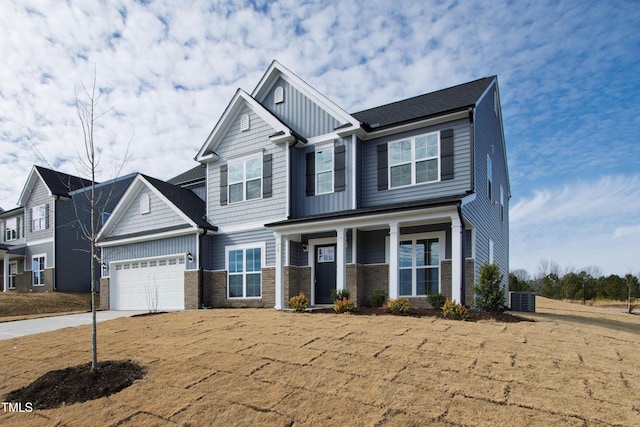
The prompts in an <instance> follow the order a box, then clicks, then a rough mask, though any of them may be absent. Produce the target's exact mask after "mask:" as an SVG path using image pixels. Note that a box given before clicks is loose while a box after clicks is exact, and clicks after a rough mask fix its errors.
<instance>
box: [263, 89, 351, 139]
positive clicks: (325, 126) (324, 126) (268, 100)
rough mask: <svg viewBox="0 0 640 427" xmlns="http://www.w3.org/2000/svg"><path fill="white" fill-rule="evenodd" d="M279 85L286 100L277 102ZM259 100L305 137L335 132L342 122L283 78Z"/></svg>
mask: <svg viewBox="0 0 640 427" xmlns="http://www.w3.org/2000/svg"><path fill="white" fill-rule="evenodd" d="M278 86H281V87H282V88H283V90H284V102H282V103H279V104H275V102H274V90H275V88H276V87H278ZM258 101H259V102H260V103H261V104H262V105H264V107H265V108H266V109H267V110H269V111H271V112H272V113H273V115H275V116H276V117H278V118H279V119H280V120H281V121H282V122H283V123H286V124H287V126H289V127H291V128H292V129H293V130H295V131H296V132H297V133H298V134H300V135H302V136H303V137H305V138H311V137H314V136H318V135H324V134H327V133H330V132H333V130H334V129H335V128H337V127H338V126H340V125H341V124H342V123H340V122H339V121H338V120H336V119H335V118H334V117H332V116H331V115H330V114H328V113H327V112H326V111H324V110H323V109H322V108H321V107H319V106H318V105H317V104H315V103H314V102H313V101H311V100H310V99H309V98H307V97H306V96H305V95H303V94H302V93H301V92H300V91H298V90H297V89H295V88H294V87H292V86H291V85H289V83H287V82H286V81H285V80H284V79H282V78H280V79H278V80H277V82H276V84H275V85H274V86H273V87H272V88H271V90H270V91H269V92H268V93H267V95H266V97H265V99H263V100H260V99H259V100H258Z"/></svg>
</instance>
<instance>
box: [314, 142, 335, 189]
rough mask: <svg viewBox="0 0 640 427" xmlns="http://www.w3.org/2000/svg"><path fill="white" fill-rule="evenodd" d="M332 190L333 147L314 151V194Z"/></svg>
mask: <svg viewBox="0 0 640 427" xmlns="http://www.w3.org/2000/svg"><path fill="white" fill-rule="evenodd" d="M331 192H333V148H326V149H324V150H318V151H316V194H323V193H331Z"/></svg>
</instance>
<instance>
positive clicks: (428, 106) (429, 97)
mask: <svg viewBox="0 0 640 427" xmlns="http://www.w3.org/2000/svg"><path fill="white" fill-rule="evenodd" d="M494 80H495V76H492V77H485V78H482V79H479V80H475V81H472V82H468V83H464V84H461V85H458V86H453V87H450V88H447V89H442V90H438V91H436V92H431V93H427V94H424V95H419V96H415V97H413V98H408V99H404V100H402V101H397V102H393V103H391V104H386V105H381V106H379V107H375V108H370V109H368V110H363V111H360V112H357V113H353V114H352V116H353V117H355V118H356V119H358V120H359V121H360V122H361V123H363V124H364V125H365V128H370V129H378V128H384V127H387V126H392V125H398V124H401V123H404V122H409V121H413V120H418V119H425V118H429V117H432V116H436V115H441V114H445V113H450V112H454V111H461V110H464V109H466V108H469V107H472V106H474V105H475V103H476V101H477V100H478V99H479V98H480V96H481V95H482V93H483V92H484V91H485V90H486V89H487V87H488V86H489V85H490V84H491V83H492V82H493V81H494Z"/></svg>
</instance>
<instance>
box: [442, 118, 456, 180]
mask: <svg viewBox="0 0 640 427" xmlns="http://www.w3.org/2000/svg"><path fill="white" fill-rule="evenodd" d="M440 165H441V168H442V170H441V179H442V181H448V180H451V179H453V129H446V130H443V131H440Z"/></svg>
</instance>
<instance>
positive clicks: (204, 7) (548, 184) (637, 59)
mask: <svg viewBox="0 0 640 427" xmlns="http://www.w3.org/2000/svg"><path fill="white" fill-rule="evenodd" d="M638 22H640V3H639V2H637V1H623V0H619V1H615V2H602V1H586V0H580V1H578V0H566V1H562V2H558V1H549V2H547V1H535V2H530V1H518V0H515V1H513V0H509V1H506V0H493V1H490V2H488V1H446V0H438V1H424V0H417V1H402V0H399V1H394V2H391V1H360V2H356V1H349V0H335V1H300V0H283V1H274V2H267V1H262V0H257V1H242V2H241V1H180V2H175V1H154V0H139V1H124V0H119V1H118V0H113V1H112V0H104V1H88V0H85V1H74V0H68V1H66V2H59V1H31V0H24V1H13V0H8V1H2V2H0V52H1V53H2V55H1V62H0V206H2V207H3V208H4V209H11V208H13V207H15V206H16V202H17V200H18V197H19V195H20V191H21V190H22V187H23V185H24V183H25V180H26V177H27V174H28V173H29V171H30V170H31V167H32V165H33V164H39V165H43V166H48V167H52V168H55V169H58V170H61V171H64V172H67V173H71V174H76V175H82V176H86V173H85V172H84V171H83V170H82V169H81V166H80V162H79V154H78V153H80V152H81V150H82V149H83V137H82V127H81V124H80V121H79V119H78V115H77V111H76V94H78V97H79V98H80V99H81V100H84V99H86V97H85V96H84V94H83V85H84V86H85V87H87V88H91V86H92V82H93V76H94V70H95V73H96V81H97V87H98V89H99V90H100V91H101V92H102V95H101V97H100V99H99V103H98V112H103V113H104V114H103V115H101V116H100V118H99V120H98V122H97V127H96V135H95V138H96V142H97V143H98V145H99V147H100V149H101V160H100V167H101V176H100V177H99V179H108V178H110V177H112V176H113V174H114V171H115V170H116V169H117V165H118V164H120V162H121V161H122V159H123V156H124V153H125V152H126V151H127V147H128V150H129V151H128V152H129V155H130V160H129V161H128V162H127V163H126V164H125V167H124V170H123V171H122V173H129V172H134V171H141V172H144V173H146V174H149V175H152V176H155V177H157V178H160V179H168V178H171V177H173V176H175V175H177V174H179V173H181V172H183V171H184V170H187V169H189V168H191V167H193V166H195V163H194V162H193V160H192V158H193V157H194V156H195V154H196V152H197V151H198V149H199V148H200V147H201V145H202V144H203V142H204V140H205V138H206V137H207V135H208V134H209V132H210V131H211V129H212V128H213V126H214V125H215V123H216V121H217V119H218V118H219V116H220V115H221V113H222V111H223V110H224V108H225V107H226V105H227V103H228V102H229V100H230V99H231V98H232V96H233V94H234V92H235V90H236V89H237V88H239V87H240V88H243V89H244V90H246V91H248V92H251V90H252V89H253V88H254V87H255V86H256V84H257V83H258V81H259V79H260V78H261V77H262V75H263V73H264V72H265V71H266V69H267V67H268V66H269V64H270V63H271V61H272V60H273V59H277V60H279V61H280V62H281V63H282V64H283V65H285V66H286V67H288V68H289V69H290V70H292V71H293V72H294V73H296V74H297V75H298V76H300V77H301V78H302V79H304V80H306V81H307V82H308V83H309V84H311V85H312V86H314V87H315V88H316V89H318V90H319V91H320V92H322V93H324V94H325V95H327V96H328V97H329V98H330V99H332V100H334V101H335V102H336V103H337V104H338V105H340V106H342V107H343V108H344V109H345V110H347V111H349V112H356V111H359V110H362V109H365V108H369V107H373V106H377V105H381V104H384V103H388V102H392V101H396V100H399V99H403V98H407V97H410V96H415V95H419V94H422V93H427V92H431V91H434V90H438V89H442V88H445V87H448V86H452V85H456V84H459V83H464V82H466V81H470V80H474V79H477V78H480V77H485V76H490V75H494V74H497V75H498V78H499V84H500V93H501V97H502V109H503V118H504V129H505V136H506V142H507V152H508V161H509V172H510V177H511V193H512V198H511V201H510V215H511V266H510V267H511V269H512V270H513V269H517V268H524V269H527V270H528V271H529V272H531V273H534V272H535V271H536V269H537V267H538V265H539V264H540V261H541V260H543V259H547V260H553V261H555V262H557V263H558V264H560V265H561V266H563V267H569V268H576V269H579V268H582V267H586V266H598V267H600V268H601V270H602V272H603V273H604V274H612V273H617V274H626V273H629V272H633V273H637V272H640V143H639V141H638V139H639V137H638V135H639V133H640V114H639V113H638V108H639V104H640V103H639V101H640V31H638V29H637V25H638Z"/></svg>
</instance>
